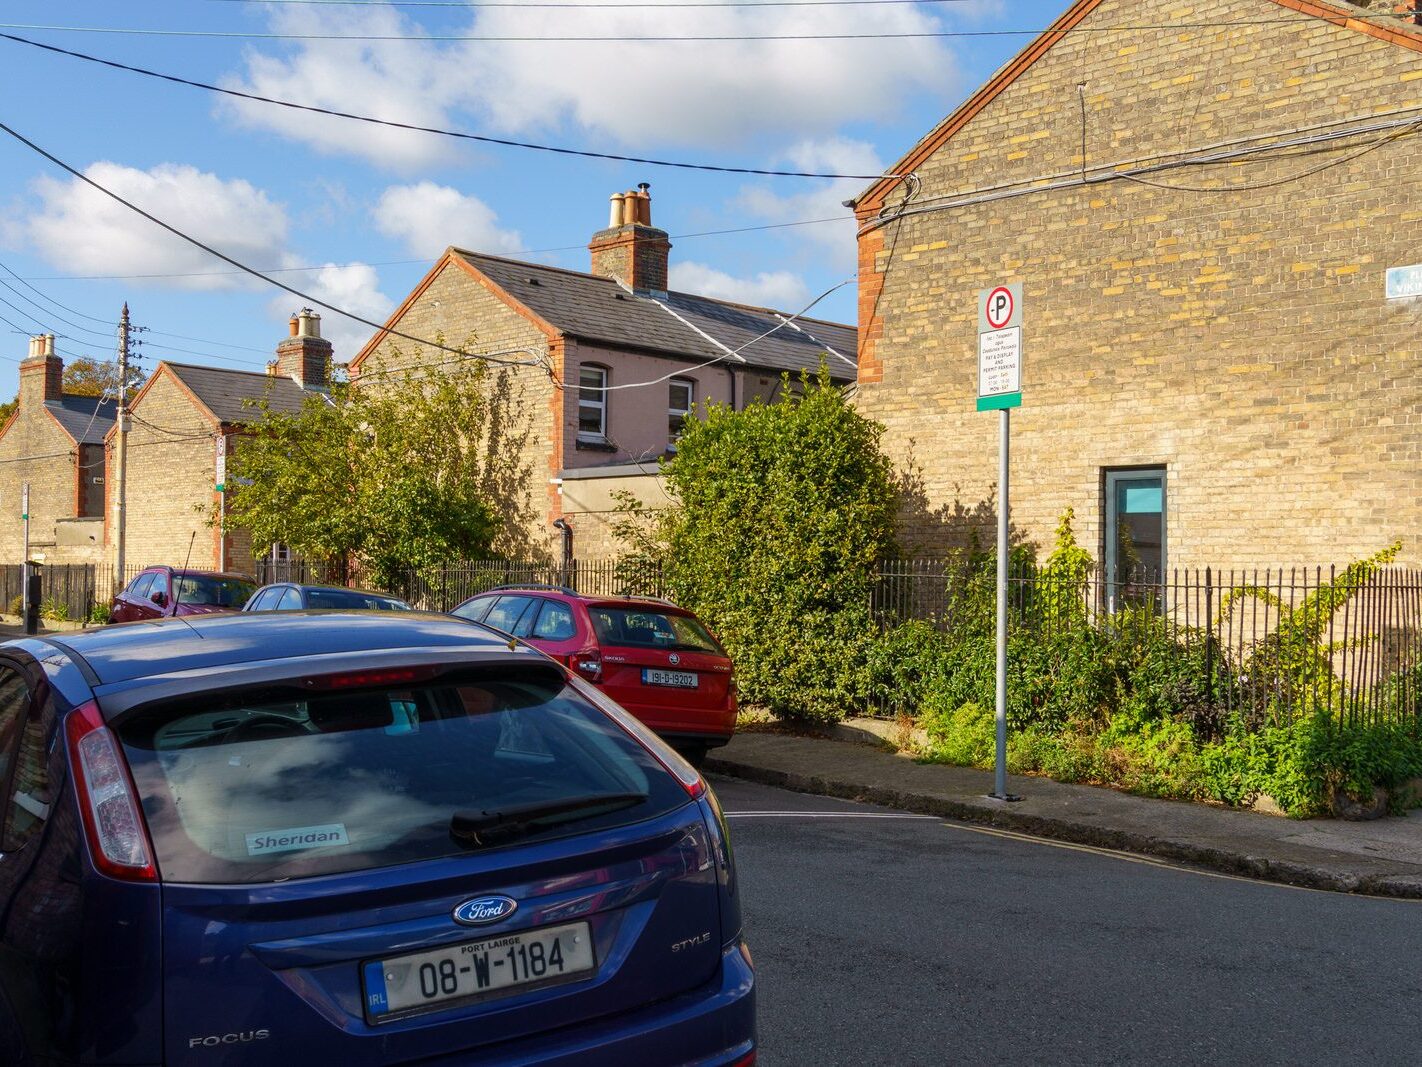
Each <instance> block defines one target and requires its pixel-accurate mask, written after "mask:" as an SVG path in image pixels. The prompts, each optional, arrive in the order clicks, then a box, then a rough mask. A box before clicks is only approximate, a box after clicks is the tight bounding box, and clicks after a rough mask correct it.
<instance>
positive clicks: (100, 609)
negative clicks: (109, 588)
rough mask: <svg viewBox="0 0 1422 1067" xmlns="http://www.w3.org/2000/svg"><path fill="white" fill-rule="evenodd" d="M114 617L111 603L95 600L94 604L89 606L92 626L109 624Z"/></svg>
mask: <svg viewBox="0 0 1422 1067" xmlns="http://www.w3.org/2000/svg"><path fill="white" fill-rule="evenodd" d="M112 617H113V616H112V614H111V613H110V611H109V605H107V604H103V603H100V602H98V601H95V602H94V604H93V606H92V607H90V608H89V625H90V626H107V625H108V623H109V621H110V620H111V619H112Z"/></svg>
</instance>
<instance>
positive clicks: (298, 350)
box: [107, 308, 331, 574]
mask: <svg viewBox="0 0 1422 1067" xmlns="http://www.w3.org/2000/svg"><path fill="white" fill-rule="evenodd" d="M276 354H277V358H276V360H275V361H274V362H273V363H272V364H271V365H270V366H269V367H268V370H267V373H265V374H264V373H262V372H260V371H243V370H230V369H227V368H225V367H199V366H192V365H190V364H185V363H170V362H168V361H166V360H165V361H164V362H162V363H159V364H158V367H157V368H156V369H155V370H154V372H153V375H152V377H150V378H149V379H148V382H147V384H145V385H144V387H143V389H142V390H140V391H139V393H138V395H137V396H136V397H135V398H134V400H133V405H132V407H131V409H130V410H131V416H130V417H131V424H130V427H129V434H128V464H127V479H126V481H127V491H126V493H125V512H126V522H125V531H126V535H125V545H124V554H125V564H126V567H125V569H126V570H131V569H132V568H133V567H134V566H146V565H150V564H156V563H167V564H170V565H179V564H182V563H183V562H184V561H185V560H188V559H189V544H190V543H191V546H192V550H191V563H190V565H191V566H192V567H194V568H202V569H220V570H236V571H241V572H244V573H248V574H250V573H252V572H253V569H254V561H253V558H252V546H251V539H250V536H249V535H248V533H247V531H245V530H228V529H226V528H225V527H224V526H221V525H219V526H216V527H213V526H209V525H208V517H209V515H211V514H212V509H213V506H214V505H215V504H217V503H218V502H219V501H220V500H221V499H222V494H221V493H219V492H218V491H217V485H218V477H217V467H218V450H219V448H222V449H224V450H225V449H230V448H234V447H236V446H237V445H236V442H237V439H238V437H239V436H240V433H241V427H242V425H243V424H244V423H248V422H251V421H252V420H253V419H254V418H256V417H257V412H256V411H255V410H254V409H253V407H252V406H251V404H252V402H256V401H265V402H266V404H267V405H268V406H269V407H270V408H271V410H273V411H285V412H296V411H300V410H301V405H302V403H303V402H304V401H305V399H306V397H307V396H308V395H309V394H310V393H311V392H312V391H321V390H324V389H325V388H326V383H327V380H328V379H327V375H328V373H329V367H330V363H331V342H330V341H327V340H326V339H325V338H323V337H322V336H321V316H319V315H317V314H315V313H314V312H313V311H311V310H310V309H309V308H307V309H305V310H303V311H302V312H301V313H300V314H299V315H293V316H292V319H291V333H290V336H288V337H286V338H284V339H283V340H282V342H281V343H280V344H279V345H278V346H277V351H276ZM115 437H116V434H115V433H114V432H110V434H109V445H110V447H109V450H108V462H109V472H110V477H109V481H108V484H109V485H113V484H114V481H113V477H112V475H113V470H114V461H115V456H114V447H113V445H114V443H115ZM109 511H110V516H109V519H110V521H109V524H108V530H107V541H108V544H109V550H110V554H111V557H112V553H113V552H114V550H115V548H116V545H115V533H116V531H115V530H114V528H113V508H112V507H110V509H109Z"/></svg>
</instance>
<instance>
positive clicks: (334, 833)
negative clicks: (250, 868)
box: [247, 822, 350, 856]
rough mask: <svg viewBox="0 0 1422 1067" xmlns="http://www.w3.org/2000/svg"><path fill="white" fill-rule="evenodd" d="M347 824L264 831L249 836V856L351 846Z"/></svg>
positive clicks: (335, 823) (339, 823)
mask: <svg viewBox="0 0 1422 1067" xmlns="http://www.w3.org/2000/svg"><path fill="white" fill-rule="evenodd" d="M349 844H350V839H349V838H347V837H346V824H345V823H341V822H333V823H327V824H326V825H325V826H297V827H293V828H292V829H290V830H263V831H262V832H261V833H256V834H248V835H247V855H249V856H267V855H270V854H271V853H273V852H294V851H296V850H297V849H301V848H327V847H329V846H331V845H349Z"/></svg>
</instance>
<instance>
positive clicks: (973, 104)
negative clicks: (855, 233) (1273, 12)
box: [854, 0, 1422, 221]
mask: <svg viewBox="0 0 1422 1067" xmlns="http://www.w3.org/2000/svg"><path fill="white" fill-rule="evenodd" d="M1270 2H1271V3H1274V4H1278V5H1279V6H1280V7H1285V8H1288V9H1289V10H1290V11H1297V12H1299V13H1300V14H1303V15H1312V16H1313V17H1315V18H1318V19H1321V20H1324V21H1326V22H1329V23H1331V24H1333V25H1335V26H1338V27H1340V28H1346V29H1350V30H1357V31H1359V32H1360V33H1366V34H1367V35H1368V36H1369V37H1376V38H1377V39H1378V40H1380V41H1389V42H1391V43H1392V44H1397V45H1401V46H1402V47H1404V48H1410V49H1411V50H1412V51H1414V52H1419V53H1422V37H1419V36H1418V35H1417V34H1415V33H1410V32H1406V31H1401V30H1394V29H1391V28H1389V27H1387V26H1380V25H1377V24H1375V23H1373V22H1369V21H1367V20H1366V19H1360V18H1357V17H1355V14H1356V13H1355V12H1350V11H1347V10H1345V9H1343V8H1338V7H1334V6H1332V5H1331V4H1324V3H1320V2H1318V0H1270ZM1100 3H1101V0H1077V2H1076V3H1075V4H1073V5H1072V6H1071V7H1069V8H1068V9H1067V10H1066V11H1065V12H1063V13H1062V15H1061V16H1060V17H1059V18H1058V19H1057V20H1056V21H1055V22H1053V23H1052V24H1051V26H1049V27H1048V28H1047V29H1046V30H1045V31H1044V32H1043V33H1042V34H1041V35H1040V36H1038V37H1035V38H1033V40H1032V43H1031V44H1029V45H1028V46H1027V47H1026V48H1024V49H1023V50H1022V51H1021V52H1019V53H1017V55H1016V56H1015V57H1014V58H1013V59H1012V61H1011V62H1009V63H1008V64H1007V66H1005V67H1003V68H1002V69H1001V70H1000V71H998V72H997V74H996V75H995V76H994V77H993V78H992V79H991V80H990V81H988V82H987V83H986V84H984V85H983V86H982V87H981V88H980V89H978V91H977V92H975V93H974V94H973V95H972V96H970V97H968V99H967V100H966V101H964V102H963V104H962V105H961V106H959V108H958V109H957V110H956V111H954V112H953V113H952V114H951V115H949V116H948V117H947V118H946V119H944V120H943V121H942V122H940V123H939V124H938V125H937V126H935V127H934V128H933V129H932V130H930V131H929V133H928V134H927V135H926V136H925V137H924V138H923V139H922V140H920V141H919V142H918V144H916V145H914V146H913V148H912V149H910V150H909V152H908V154H907V155H905V156H904V157H903V158H902V159H900V160H899V161H898V162H897V163H895V164H894V165H893V167H892V168H891V172H892V173H893V174H909V173H912V172H913V171H915V170H917V169H918V168H919V167H920V166H922V165H923V163H924V161H925V160H926V159H928V157H929V156H931V155H933V153H935V152H937V151H938V150H939V149H940V148H942V147H943V146H944V145H945V144H947V143H948V141H950V140H951V139H952V138H953V137H954V136H955V135H956V134H957V133H958V131H960V130H961V129H962V128H963V127H964V126H966V125H967V124H968V123H969V122H971V121H972V120H973V119H974V118H975V117H976V116H977V115H978V113H979V112H981V111H982V110H983V108H985V107H987V105H988V104H990V103H992V101H993V100H995V99H996V98H997V96H998V95H999V94H1000V93H1001V92H1002V91H1003V90H1004V89H1006V88H1007V87H1008V86H1009V85H1011V84H1012V83H1013V82H1015V81H1016V80H1017V79H1018V78H1020V77H1021V76H1022V75H1023V74H1024V73H1026V71H1027V69H1028V68H1029V67H1031V66H1032V64H1034V63H1035V62H1037V60H1039V59H1041V58H1042V56H1043V55H1044V54H1046V52H1047V50H1048V49H1050V48H1051V47H1052V45H1054V44H1056V43H1057V42H1058V41H1060V40H1061V39H1062V38H1063V37H1065V36H1066V35H1067V33H1068V32H1069V31H1070V30H1072V29H1074V28H1075V27H1076V25H1077V24H1078V23H1080V22H1081V21H1082V20H1083V19H1084V18H1086V16H1087V15H1089V14H1091V12H1092V11H1094V10H1095V9H1096V7H1097V6H1098V5H1099V4H1100ZM901 180H902V179H901V178H880V179H879V180H878V181H877V182H875V183H874V184H873V185H871V186H870V187H869V188H868V189H867V190H865V192H864V194H863V195H862V196H860V197H859V198H858V199H857V200H856V201H855V205H854V207H855V214H856V215H858V216H859V217H860V219H861V221H862V220H863V219H864V218H865V217H866V215H872V214H875V213H877V212H878V211H880V210H881V209H882V208H883V206H884V202H885V200H886V199H887V198H888V195H889V192H890V190H892V189H894V188H895V187H896V186H897V185H898V184H899V182H900V181H901Z"/></svg>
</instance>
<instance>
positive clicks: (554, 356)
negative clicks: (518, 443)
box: [545, 337, 568, 533]
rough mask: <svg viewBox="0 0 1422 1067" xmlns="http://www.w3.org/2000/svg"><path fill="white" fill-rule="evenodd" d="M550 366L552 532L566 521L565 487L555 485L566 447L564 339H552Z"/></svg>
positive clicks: (566, 397) (566, 398)
mask: <svg viewBox="0 0 1422 1067" xmlns="http://www.w3.org/2000/svg"><path fill="white" fill-rule="evenodd" d="M548 362H549V364H550V368H549V369H550V372H551V374H550V377H551V379H552V385H553V389H552V391H551V392H550V393H549V396H548V413H549V416H550V425H551V427H552V433H551V435H550V440H549V449H548V529H549V531H551V530H552V528H553V523H554V522H556V521H557V520H558V519H561V518H562V517H563V494H562V493H561V492H559V490H561V489H562V486H561V485H557V484H555V481H554V480H555V479H557V478H561V477H562V474H563V443H564V438H565V437H566V436H567V427H565V426H564V425H563V416H564V413H565V411H566V409H567V404H568V390H566V389H562V388H559V383H561V382H562V381H563V377H564V374H563V372H564V370H565V369H566V367H567V363H568V343H567V341H566V340H565V339H564V338H562V337H555V338H550V339H549V341H548ZM546 532H548V531H545V533H546Z"/></svg>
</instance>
